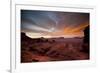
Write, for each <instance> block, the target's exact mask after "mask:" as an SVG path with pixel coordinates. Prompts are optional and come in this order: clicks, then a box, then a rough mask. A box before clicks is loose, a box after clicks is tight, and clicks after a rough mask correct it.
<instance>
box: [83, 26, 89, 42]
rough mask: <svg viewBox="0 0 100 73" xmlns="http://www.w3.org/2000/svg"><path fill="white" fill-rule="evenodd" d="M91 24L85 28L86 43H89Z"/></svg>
mask: <svg viewBox="0 0 100 73" xmlns="http://www.w3.org/2000/svg"><path fill="white" fill-rule="evenodd" d="M89 30H90V29H89V26H88V27H86V28H85V30H84V43H89V36H90V34H89Z"/></svg>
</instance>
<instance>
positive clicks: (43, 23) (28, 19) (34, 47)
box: [20, 9, 90, 63]
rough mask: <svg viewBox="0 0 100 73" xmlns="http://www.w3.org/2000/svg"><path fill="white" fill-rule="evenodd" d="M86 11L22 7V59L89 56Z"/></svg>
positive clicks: (53, 59)
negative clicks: (43, 9)
mask: <svg viewBox="0 0 100 73" xmlns="http://www.w3.org/2000/svg"><path fill="white" fill-rule="evenodd" d="M89 15H90V14H89V13H81V12H65V11H64V12H63V11H40V10H24V9H22V10H21V32H20V34H21V36H20V37H21V48H20V50H21V57H20V58H21V63H33V62H50V61H75V60H89V59H90V58H89V57H90V56H89V55H90V48H89V46H90V45H89V39H90V38H89V30H90V29H89V27H90V26H89V17H90V16H89Z"/></svg>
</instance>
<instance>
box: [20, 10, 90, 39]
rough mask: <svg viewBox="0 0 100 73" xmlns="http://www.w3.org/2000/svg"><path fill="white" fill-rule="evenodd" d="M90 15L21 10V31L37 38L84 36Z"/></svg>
mask: <svg viewBox="0 0 100 73" xmlns="http://www.w3.org/2000/svg"><path fill="white" fill-rule="evenodd" d="M88 25H89V13H76V12H54V11H34V10H21V31H22V32H25V33H27V35H31V37H32V35H33V37H34V36H35V35H36V36H51V37H53V36H63V37H67V36H72V37H75V36H83V30H84V28H85V27H86V26H88Z"/></svg>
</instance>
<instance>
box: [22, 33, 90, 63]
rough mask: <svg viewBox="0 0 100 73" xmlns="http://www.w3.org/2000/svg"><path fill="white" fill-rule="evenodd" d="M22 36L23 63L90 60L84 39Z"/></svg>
mask: <svg viewBox="0 0 100 73" xmlns="http://www.w3.org/2000/svg"><path fill="white" fill-rule="evenodd" d="M21 36H22V37H21V38H22V39H21V62H22V63H26V62H46V61H64V60H66V61H68V60H70V61H72V60H87V59H89V52H88V51H83V48H84V46H83V45H84V43H83V38H77V37H75V38H63V37H59V38H43V37H41V38H35V39H31V38H29V37H27V36H26V35H25V33H21ZM86 47H87V48H88V49H89V47H88V46H86ZM86 47H85V48H86Z"/></svg>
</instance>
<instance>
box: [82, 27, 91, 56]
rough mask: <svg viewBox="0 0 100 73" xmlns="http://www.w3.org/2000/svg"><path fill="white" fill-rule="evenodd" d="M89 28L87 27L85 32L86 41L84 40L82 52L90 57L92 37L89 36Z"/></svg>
mask: <svg viewBox="0 0 100 73" xmlns="http://www.w3.org/2000/svg"><path fill="white" fill-rule="evenodd" d="M89 30H90V29H89V26H87V27H86V28H85V30H84V40H83V49H82V51H83V52H85V53H87V54H88V55H89V52H90V50H89V37H90V34H89Z"/></svg>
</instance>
